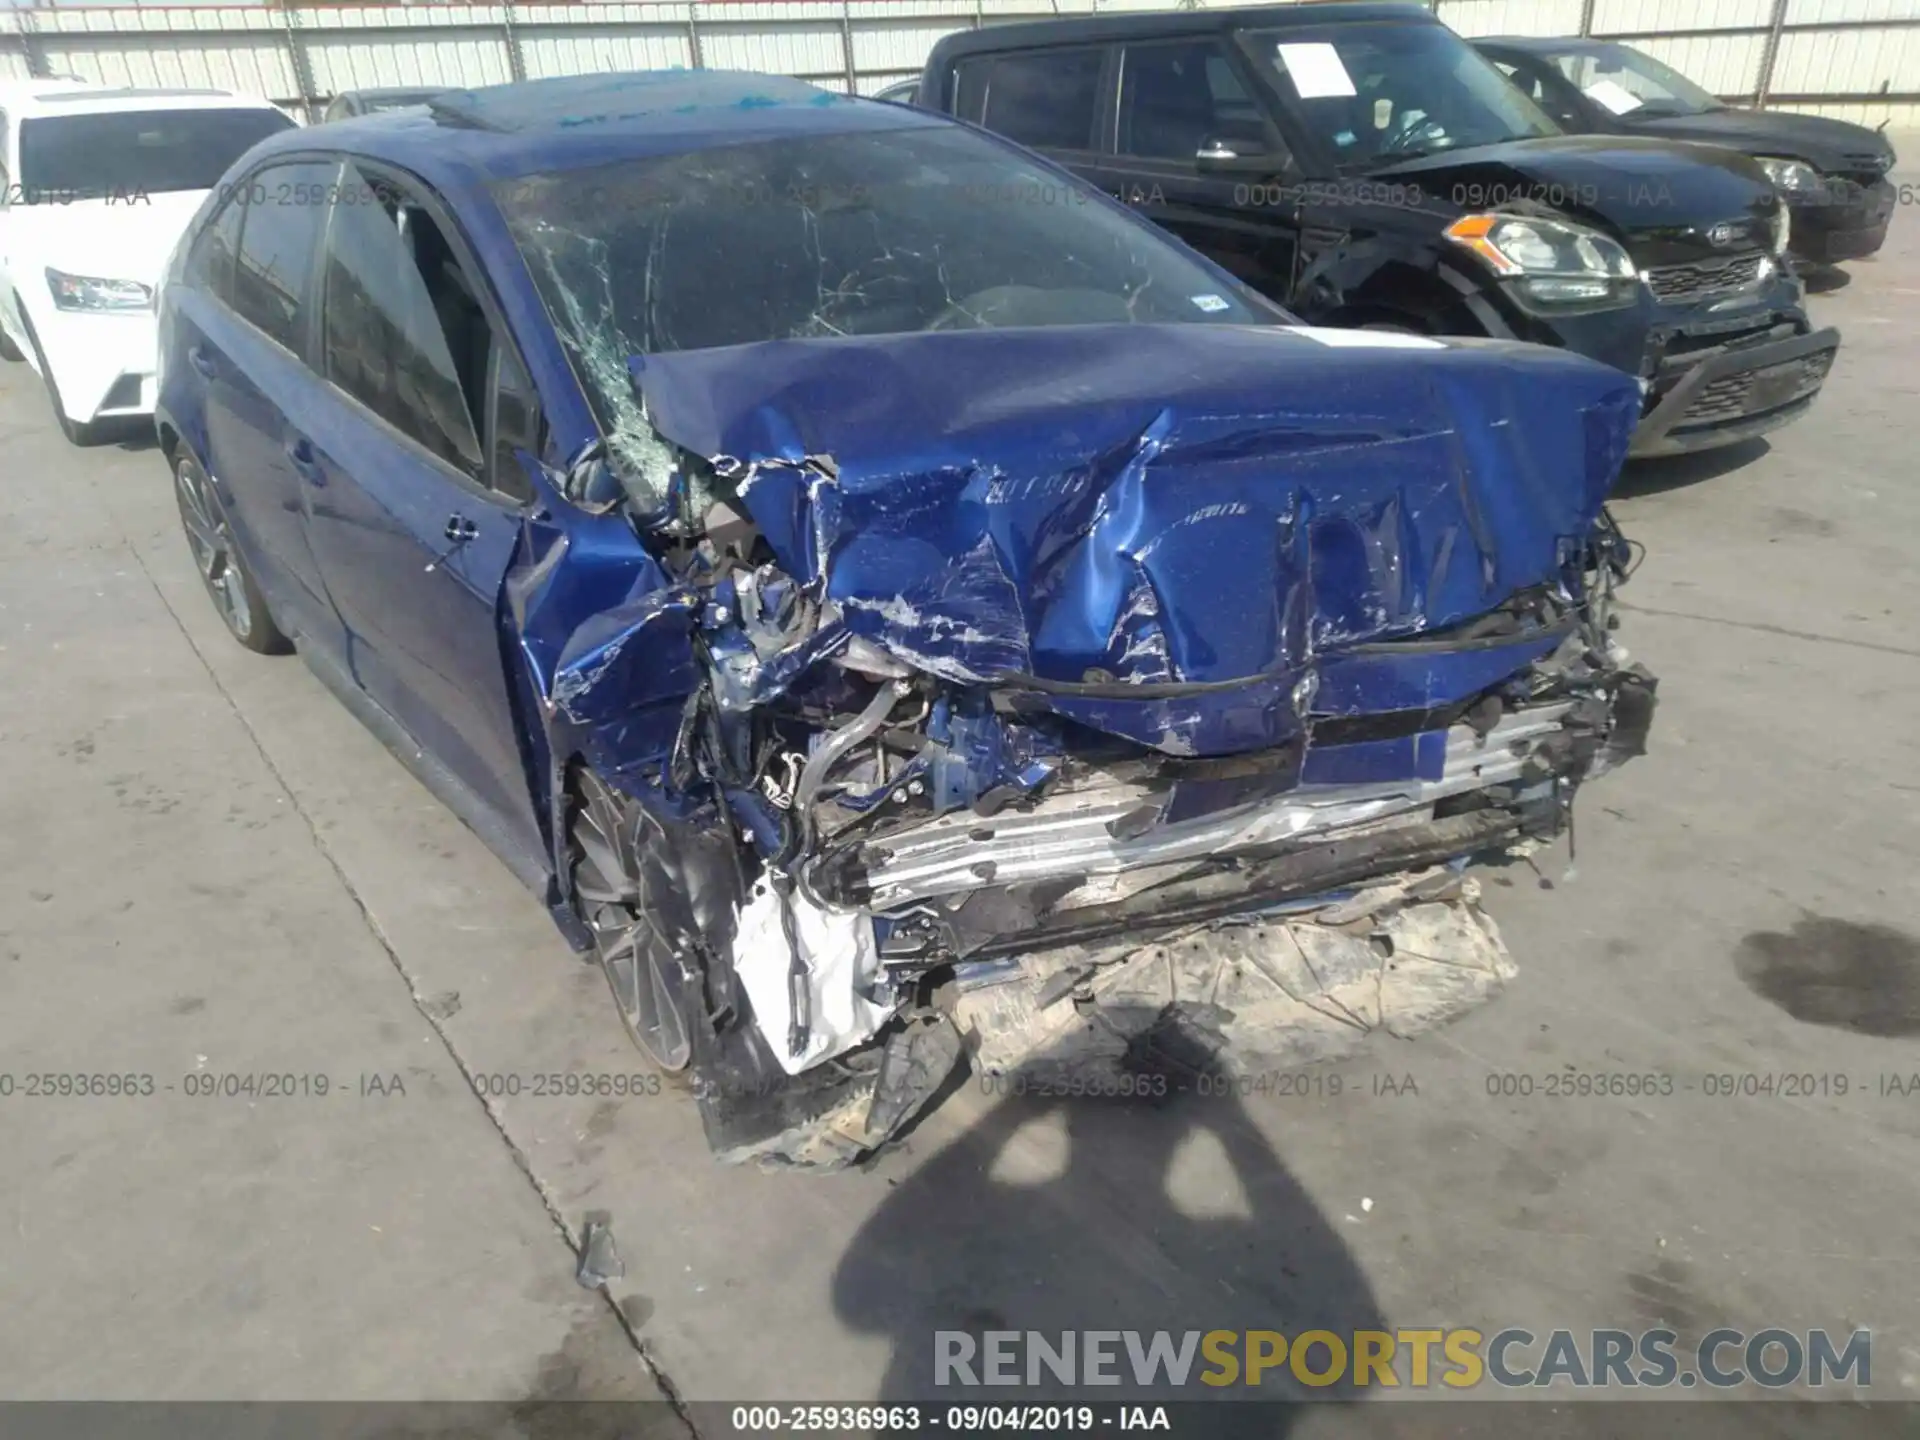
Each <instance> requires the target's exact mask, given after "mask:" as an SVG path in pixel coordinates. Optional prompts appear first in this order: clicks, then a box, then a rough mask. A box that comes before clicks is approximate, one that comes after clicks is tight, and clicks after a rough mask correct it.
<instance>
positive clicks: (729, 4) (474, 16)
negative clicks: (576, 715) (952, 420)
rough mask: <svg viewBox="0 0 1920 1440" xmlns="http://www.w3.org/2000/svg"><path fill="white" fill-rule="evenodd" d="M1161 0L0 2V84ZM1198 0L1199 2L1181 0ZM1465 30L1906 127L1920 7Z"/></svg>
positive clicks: (1476, 17)
mask: <svg viewBox="0 0 1920 1440" xmlns="http://www.w3.org/2000/svg"><path fill="white" fill-rule="evenodd" d="M1165 3H1166V0H706V3H699V0H683V3H666V0H644V3H631V4H623V3H608V0H568V3H560V4H524V3H505V0H503V3H499V4H491V5H487V4H482V5H464V4H451V3H446V0H427V3H393V4H375V5H333V4H328V5H305V6H303V5H282V4H234V5H191V6H188V5H165V4H145V3H140V4H120V5H114V4H104V5H102V4H86V5H73V4H66V5H62V4H58V3H49V0H41V3H39V4H36V5H32V6H15V7H10V8H8V7H0V79H4V78H9V77H18V78H26V77H28V76H31V75H49V74H73V75H79V76H82V77H84V78H86V79H97V80H103V81H110V82H119V83H134V84H164V85H213V86H220V87H223V88H228V89H236V90H245V91H250V92H252V93H255V94H260V95H266V96H268V97H270V98H272V99H274V100H277V101H279V102H281V103H282V104H285V105H287V106H288V107H289V108H290V109H293V110H295V111H296V113H298V112H299V111H301V110H304V109H306V108H308V107H310V106H312V105H314V104H316V103H322V102H324V101H325V100H327V99H328V98H329V97H331V96H332V95H334V94H336V93H337V92H339V91H341V90H349V89H354V88H358V87H364V86H372V85H413V84H445V85H449V86H452V85H485V84H491V83H494V82H497V81H504V80H512V79H518V78H536V77H540V76H546V75H565V74H577V73H580V72H584V71H603V70H628V69H657V68H662V67H671V66H676V65H684V66H700V65H704V66H709V67H715V68H722V67H724V68H729V69H745V70H765V71H776V72H781V73H785V74H790V75H801V76H805V77H807V78H809V79H812V80H814V81H816V82H817V83H820V84H823V85H828V86H832V87H833V88H835V89H856V90H859V91H861V92H863V93H871V92H872V91H875V90H878V89H881V88H882V87H884V86H886V85H890V84H892V83H894V82H895V81H897V80H902V79H905V78H907V77H908V76H910V75H912V74H914V73H916V72H917V71H918V70H919V68H920V64H921V62H922V60H924V58H925V57H926V53H927V51H928V50H929V49H930V48H931V47H932V45H933V43H934V42H935V41H936V40H938V39H939V38H940V37H941V36H942V35H945V34H947V33H948V32H950V31H953V30H957V29H962V28H965V27H968V26H973V25H980V24H989V25H990V24H994V23H997V22H1000V21H1004V20H1012V19H1031V18H1038V17H1042V16H1047V15H1056V14H1069V13H1076V12H1080V13H1084V12H1087V11H1091V10H1114V9H1156V8H1161V6H1162V5H1164V4H1165ZM1199 3H1209V0H1199ZM1436 8H1437V10H1438V13H1439V14H1440V16H1441V18H1442V19H1444V20H1446V21H1447V23H1448V24H1450V25H1452V26H1453V28H1454V29H1456V30H1458V31H1460V32H1461V33H1462V34H1464V35H1494V34H1531V35H1556V34H1557V35H1570V34H1579V33H1587V34H1591V35H1596V36H1604V37H1617V38H1621V39H1629V40H1631V41H1632V42H1633V43H1634V44H1636V45H1639V46H1642V47H1643V48H1645V49H1646V50H1648V51H1650V52H1652V53H1653V54H1655V55H1658V56H1659V57H1660V58H1661V59H1663V60H1665V61H1666V62H1667V63H1668V64H1670V65H1672V66H1674V67H1675V68H1676V69H1678V70H1681V71H1682V72H1684V73H1685V74H1687V75H1690V76H1692V77H1693V78H1694V79H1695V80H1697V81H1699V82H1700V83H1701V84H1702V85H1705V86H1706V87H1707V88H1708V89H1710V90H1713V91H1715V92H1716V93H1717V94H1720V95H1722V96H1725V97H1727V98H1728V99H1737V100H1744V101H1747V102H1748V103H1752V102H1754V101H1756V100H1757V101H1759V102H1761V103H1764V104H1767V105H1771V106H1775V107H1778V108H1781V109H1794V110H1814V111H1819V112H1821V113H1825V114H1831V115H1837V116H1840V117H1843V118H1846V119H1852V120H1861V121H1864V122H1865V123H1867V124H1870V125H1877V124H1880V123H1881V122H1883V121H1886V122H1890V123H1891V124H1892V125H1894V126H1897V127H1901V128H1907V127H1913V126H1920V0H1436Z"/></svg>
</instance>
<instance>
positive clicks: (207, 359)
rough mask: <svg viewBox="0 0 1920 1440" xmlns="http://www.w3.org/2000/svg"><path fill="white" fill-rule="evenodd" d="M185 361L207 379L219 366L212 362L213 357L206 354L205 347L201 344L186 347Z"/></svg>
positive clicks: (216, 371)
mask: <svg viewBox="0 0 1920 1440" xmlns="http://www.w3.org/2000/svg"><path fill="white" fill-rule="evenodd" d="M187 363H188V364H189V365H191V366H193V368H194V369H196V370H198V371H199V372H200V373H201V374H202V375H204V376H206V377H207V379H209V380H211V379H213V377H214V376H215V374H217V373H218V371H219V367H218V366H216V365H215V364H214V363H213V357H212V356H211V355H209V354H207V351H206V347H205V346H202V345H190V346H188V347H187Z"/></svg>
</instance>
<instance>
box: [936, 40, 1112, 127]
mask: <svg viewBox="0 0 1920 1440" xmlns="http://www.w3.org/2000/svg"><path fill="white" fill-rule="evenodd" d="M1105 60H1106V56H1105V52H1104V51H1101V50H1039V51H1035V52H1033V53H1031V54H1027V55H989V56H982V57H981V58H979V59H977V60H968V61H966V62H965V63H963V64H962V65H961V66H960V72H959V89H958V93H957V99H958V101H959V105H958V106H957V108H958V110H959V113H960V114H961V115H963V116H966V117H968V118H970V119H971V118H978V120H979V123H980V124H982V125H984V126H986V127H987V129H989V130H993V131H997V132H998V133H1000V134H1002V135H1004V136H1006V137H1007V138H1008V139H1009V140H1017V141H1018V142H1019V143H1020V144H1022V145H1029V146H1032V147H1034V148H1035V149H1042V150H1089V149H1092V148H1093V143H1094V123H1095V122H1094V113H1095V111H1096V110H1097V109H1098V107H1099V102H1100V72H1101V70H1102V68H1103V66H1104V64H1105Z"/></svg>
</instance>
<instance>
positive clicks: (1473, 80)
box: [917, 3, 1840, 455]
mask: <svg viewBox="0 0 1920 1440" xmlns="http://www.w3.org/2000/svg"><path fill="white" fill-rule="evenodd" d="M917 103H919V104H921V105H924V106H926V107H928V108H930V109H936V110H944V111H946V112H948V113H950V114H953V115H956V116H958V117H959V118H961V119H963V120H969V121H972V122H974V123H976V124H980V125H984V126H985V127H986V128H988V129H990V130H994V131H997V132H998V133H1000V134H1002V135H1005V136H1007V137H1008V138H1010V139H1013V140H1016V141H1019V142H1020V143H1021V144H1024V145H1026V146H1029V147H1030V148H1032V149H1035V150H1038V151H1039V152H1041V153H1042V154H1044V155H1046V156H1049V157H1050V158H1052V159H1053V160H1055V161H1056V162H1057V163H1059V164H1061V165H1063V166H1065V167H1067V168H1068V169H1070V170H1072V171H1073V172H1074V173H1075V174H1077V175H1079V176H1081V177H1082V178H1084V179H1086V180H1089V181H1091V182H1093V183H1094V184H1096V185H1098V186H1099V187H1100V188H1102V189H1103V190H1105V191H1106V192H1107V193H1108V194H1110V195H1113V196H1115V197H1116V198H1118V199H1120V200H1122V201H1124V202H1126V203H1128V204H1130V205H1132V206H1134V207H1135V208H1137V209H1139V210H1140V211H1141V212H1142V213H1144V214H1146V215H1148V216H1149V217H1150V218H1152V219H1154V220H1156V221H1158V222H1159V223H1160V224H1162V225H1164V226H1166V227H1167V228H1168V229H1169V230H1172V231H1173V232H1174V233H1176V234H1177V235H1179V236H1181V237H1182V238H1183V239H1185V240H1186V241H1187V242H1188V243H1189V244H1191V245H1193V246H1194V247H1195V248H1196V249H1198V250H1200V251H1202V252H1204V253H1205V254H1207V255H1209V256H1211V257H1212V258H1213V259H1214V260H1215V261H1216V262H1218V263H1219V264H1220V265H1221V266H1223V267H1224V268H1225V269H1227V270H1230V271H1232V272H1233V273H1234V274H1235V275H1238V276H1239V277H1241V278H1242V279H1243V280H1245V281H1247V282H1248V283H1249V284H1251V285H1252V286H1254V287H1255V288H1256V289H1259V290H1261V291H1263V292H1264V293H1266V294H1267V295H1269V296H1271V297H1272V298H1274V299H1276V300H1278V301H1280V302H1281V303H1282V304H1284V305H1286V306H1288V307H1289V308H1291V309H1292V310H1293V311H1294V312H1295V313H1297V314H1298V315H1299V316H1300V317H1301V318H1303V319H1305V320H1306V321H1308V322H1309V323H1312V324H1319V325H1339V326H1360V327H1372V328H1378V329H1387V330H1396V329H1397V330H1412V331H1416V332H1422V333H1429V334H1444V335H1492V336H1502V337H1510V338H1517V339H1521V340H1531V341H1536V342H1538V343H1541V344H1547V345H1558V346H1563V347H1565V348H1567V349H1569V350H1574V351H1578V352H1579V353H1581V354H1583V355H1589V356H1592V357H1593V358H1594V359H1597V360H1601V361H1604V362H1606V363H1608V364H1611V365H1614V366H1617V367H1619V368H1620V369H1622V370H1625V371H1627V372H1628V373H1630V374H1633V375H1636V376H1638V377H1639V378H1640V381H1641V385H1642V388H1643V390H1644V392H1645V395H1646V402H1645V405H1646V413H1645V415H1644V416H1643V418H1642V420H1641V423H1640V428H1639V430H1638V431H1637V432H1636V434H1635V437H1634V451H1633V453H1635V454H1636V455H1651V454H1673V453H1677V452H1680V451H1685V450H1699V449H1705V448H1707V447H1709V446H1714V445H1722V444H1727V443H1729V442H1731V441H1734V440H1739V439H1744V438H1746V437H1747V436H1750V435H1757V434H1759V433H1761V432H1762V431H1765V430H1771V429H1773V428H1775V427H1776V426H1779V425H1783V424H1785V423H1787V422H1788V421H1790V420H1792V419H1794V418H1796V417H1797V416H1799V415H1800V414H1801V413H1803V412H1804V411H1805V410H1806V409H1807V408H1808V407H1809V406H1810V405H1811V404H1812V403H1813V399H1814V397H1815V395H1817V394H1818V393H1819V390H1820V386H1821V384H1822V383H1823V382H1824V381H1825V379H1826V375H1827V371H1828V369H1829V368H1830V367H1831V365H1832V363H1833V357H1834V355H1835V353H1836V352H1837V350H1838V349H1839V345H1840V336H1839V332H1838V331H1836V330H1831V329H1826V330H1818V331H1816V330H1814V329H1813V328H1812V326H1811V324H1810V323H1809V321H1808V319H1807V313H1806V310H1805V308H1804V306H1803V305H1802V303H1801V302H1802V289H1801V286H1800V282H1799V281H1798V280H1797V279H1796V278H1795V277H1794V276H1793V275H1792V273H1791V271H1790V268H1789V267H1787V266H1786V265H1784V264H1783V263H1782V255H1783V251H1784V246H1785V243H1786V239H1787V224H1788V221H1787V212H1786V208H1785V207H1784V206H1783V205H1782V204H1781V202H1780V199H1779V197H1778V196H1777V195H1776V194H1775V193H1774V191H1773V188H1772V187H1771V186H1770V185H1769V184H1768V181H1767V178H1766V176H1765V174H1764V173H1763V172H1762V171H1761V170H1760V169H1759V168H1758V167H1757V166H1756V165H1755V164H1754V162H1753V161H1752V160H1750V159H1748V158H1746V157H1745V156H1742V155H1736V154H1734V153H1732V152H1731V151H1726V150H1721V149H1718V148H1711V147H1707V146H1700V145H1690V144H1681V143H1677V142H1671V141H1660V140H1637V139H1625V138H1615V137H1603V136H1567V135H1564V134H1563V133H1562V132H1561V130H1560V128H1559V127H1558V126H1557V125H1555V124H1554V122H1553V121H1552V120H1551V119H1549V118H1548V117H1547V116H1546V115H1545V114H1544V113H1542V112H1541V110H1540V109H1539V108H1538V107H1537V106H1536V105H1535V104H1534V103H1533V102H1532V101H1531V100H1529V99H1528V98H1527V97H1526V96H1525V95H1523V94H1522V93H1521V92H1520V91H1519V90H1518V89H1516V88H1515V87H1514V86H1513V85H1511V84H1509V83H1508V82H1507V80H1506V78H1505V77H1504V76H1502V75H1501V74H1500V72H1499V71H1498V70H1496V69H1494V67H1493V66H1492V65H1491V64H1490V63H1489V62H1488V61H1487V60H1485V59H1484V58H1483V57H1482V56H1481V55H1479V54H1478V53H1477V52H1476V51H1475V50H1474V49H1473V47H1472V46H1470V45H1468V44H1467V42H1466V41H1464V40H1462V39H1461V38H1460V37H1459V36H1457V35H1455V34H1454V33H1453V32H1452V31H1451V30H1449V29H1447V27H1446V26H1444V25H1442V24H1441V23H1440V22H1439V21H1438V20H1436V19H1434V18H1433V17H1432V16H1431V15H1430V14H1428V13H1427V12H1426V11H1425V10H1423V9H1421V8H1419V7H1418V6H1415V5H1408V4H1337V3H1336V4H1315V5H1284V6H1276V7H1266V8H1260V9H1241V10H1195V11H1178V12H1159V13H1133V14H1113V15H1103V16H1097V17H1091V18H1086V19H1072V20H1057V21H1051V20H1050V21H1040V22H1036V23H1032V24H1018V25H999V26H991V27H987V28H984V29H980V30H973V31H966V32H962V33H960V34H957V35H952V36H949V37H948V38H947V39H945V40H942V41H941V42H940V43H939V44H938V45H936V46H935V47H934V50H933V53H932V55H931V56H930V57H929V58H928V60H927V68H926V70H925V72H924V73H923V74H922V75H921V78H920V90H919V94H918V97H917ZM1196 303H1198V302H1196Z"/></svg>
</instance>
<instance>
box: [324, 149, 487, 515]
mask: <svg viewBox="0 0 1920 1440" xmlns="http://www.w3.org/2000/svg"><path fill="white" fill-rule="evenodd" d="M340 196H341V198H340V203H338V204H337V205H335V206H334V211H333V224H332V225H331V227H329V229H328V232H327V258H326V311H325V332H326V340H325V355H324V364H325V373H326V377H327V379H329V380H331V381H332V382H333V383H334V384H335V385H338V386H339V387H340V388H341V389H342V390H344V391H346V392H347V394H349V395H351V396H352V397H353V398H354V399H356V400H358V401H359V402H360V403H361V404H362V405H364V406H366V407H367V408H368V409H369V410H371V411H373V413H374V414H376V415H378V416H379V417H380V418H381V419H383V420H385V421H386V422H387V423H388V424H389V425H391V426H393V427H394V429H396V430H398V431H400V433H401V434H403V435H407V436H410V437H411V438H412V439H414V440H416V441H418V442H419V443H420V444H421V445H423V446H425V447H426V448H427V449H428V450H430V451H431V452H432V453H433V454H435V455H437V456H439V457H440V458H441V459H442V460H444V461H446V462H447V463H448V464H449V465H452V466H455V467H456V468H458V469H460V470H462V471H464V472H466V473H467V474H468V475H471V476H474V477H476V478H478V477H479V476H480V475H481V474H482V473H483V464H482V460H481V453H480V440H479V431H480V426H479V425H478V424H477V423H476V421H475V417H476V416H477V415H479V414H480V413H482V412H481V409H480V406H479V405H478V404H476V403H475V402H476V401H477V400H479V399H480V398H481V397H483V396H484V395H485V394H486V385H487V377H488V353H489V348H490V345H491V337H490V335H489V333H488V330H487V323H486V316H485V312H484V311H482V310H481V309H480V308H479V303H478V301H477V300H476V299H475V298H474V297H473V295H472V292H471V287H470V286H468V285H467V283H466V281H465V277H464V275H462V274H461V272H460V269H459V263H458V261H457V260H456V259H455V258H454V255H453V252H452V250H451V249H450V248H449V247H448V245H447V242H446V237H445V236H443V235H441V234H440V231H439V227H438V226H437V225H435V223H434V221H433V219H432V217H431V216H430V215H429V214H428V212H427V211H425V210H424V209H422V208H420V207H419V205H418V204H417V203H412V202H410V200H409V197H408V196H407V195H406V194H405V193H404V192H403V191H401V190H400V189H399V187H397V186H395V185H392V184H390V183H389V182H387V181H386V180H384V179H368V178H367V177H364V176H363V175H361V174H360V173H359V172H358V171H357V170H356V169H355V168H354V167H353V166H352V165H351V164H349V165H348V166H347V169H346V174H345V176H344V177H343V179H342V183H341V187H340ZM350 202H351V203H350Z"/></svg>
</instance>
